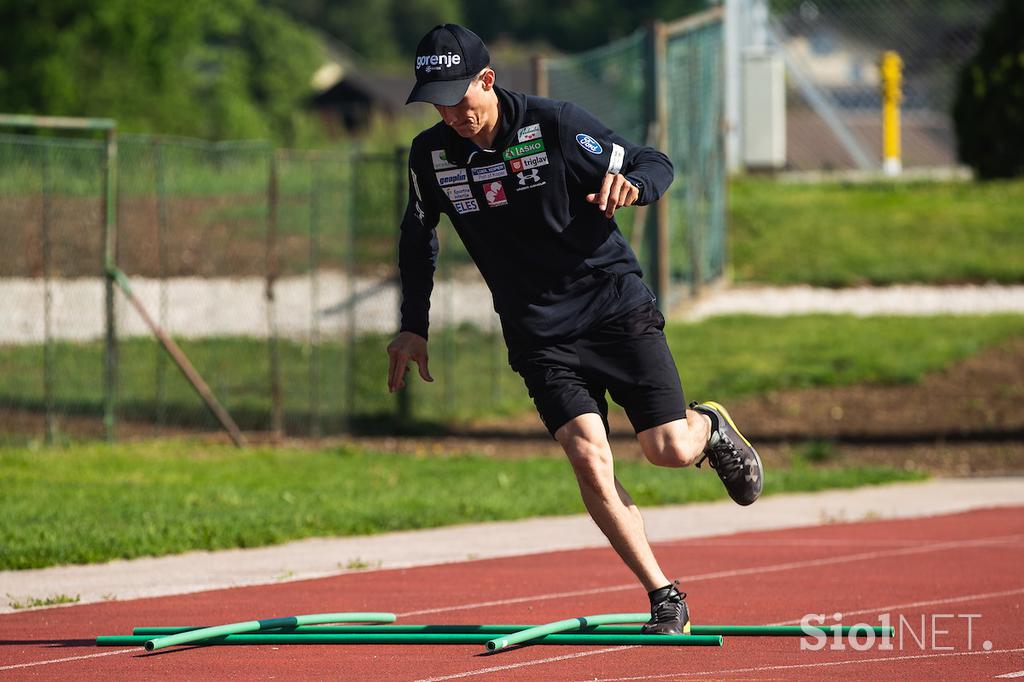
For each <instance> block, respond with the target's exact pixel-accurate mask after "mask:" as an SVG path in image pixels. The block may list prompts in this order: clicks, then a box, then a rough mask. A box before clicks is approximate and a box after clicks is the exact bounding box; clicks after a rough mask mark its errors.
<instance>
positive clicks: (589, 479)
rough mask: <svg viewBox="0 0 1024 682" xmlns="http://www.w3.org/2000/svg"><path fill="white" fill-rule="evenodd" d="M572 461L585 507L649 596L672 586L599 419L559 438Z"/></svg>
mask: <svg viewBox="0 0 1024 682" xmlns="http://www.w3.org/2000/svg"><path fill="white" fill-rule="evenodd" d="M555 439H556V440H557V441H558V442H559V443H560V444H561V446H562V449H563V450H565V454H566V455H567V456H568V457H569V462H570V463H571V464H572V468H573V471H574V472H575V473H576V481H577V482H578V483H579V486H580V494H581V495H582V497H583V504H585V505H586V507H587V511H588V512H590V517H591V518H592V519H594V523H596V524H597V526H598V528H600V529H601V531H602V532H603V533H604V534H605V536H606V537H607V538H608V541H609V542H610V543H611V546H612V548H613V549H615V551H616V552H617V553H618V555H619V556H620V557H621V558H622V561H623V562H625V564H626V566H628V567H629V568H630V570H632V571H633V573H634V574H635V575H636V577H637V578H638V579H639V580H640V582H641V583H642V584H643V586H644V589H645V590H647V591H648V592H650V591H652V590H656V589H658V588H661V587H664V586H665V585H667V584H669V582H670V581H669V579H668V578H666V577H665V574H664V573H663V572H662V570H661V567H660V566H659V565H658V561H657V560H656V559H655V558H654V552H653V551H651V546H650V543H648V541H647V534H646V533H645V532H644V521H643V518H642V517H641V516H640V510H639V509H637V507H636V505H635V504H634V503H633V499H632V498H631V497H630V496H629V493H628V492H626V490H625V489H624V488H623V487H622V485H621V484H620V483H619V481H618V479H616V478H615V471H614V467H613V463H612V450H611V446H610V445H609V443H608V435H607V434H606V433H605V430H604V423H603V422H602V421H601V417H600V416H599V415H597V414H593V413H591V414H582V415H580V416H578V417H576V418H575V419H572V420H570V421H569V422H567V423H566V424H565V425H563V426H562V427H561V428H560V429H558V431H556V432H555Z"/></svg>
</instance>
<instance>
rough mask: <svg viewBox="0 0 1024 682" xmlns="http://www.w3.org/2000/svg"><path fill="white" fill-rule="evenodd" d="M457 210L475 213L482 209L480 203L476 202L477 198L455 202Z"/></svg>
mask: <svg viewBox="0 0 1024 682" xmlns="http://www.w3.org/2000/svg"><path fill="white" fill-rule="evenodd" d="M454 205H455V210H456V211H458V212H459V213H474V212H476V211H479V210H480V204H478V203H476V199H466V200H465V201H456V202H454Z"/></svg>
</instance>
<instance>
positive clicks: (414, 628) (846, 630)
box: [132, 625, 896, 637]
mask: <svg viewBox="0 0 1024 682" xmlns="http://www.w3.org/2000/svg"><path fill="white" fill-rule="evenodd" d="M199 627H200V626H177V627H173V626H168V627H137V628H135V629H134V630H132V634H134V635H150V636H153V635H174V634H177V633H179V632H187V631H189V630H197V629H199ZM533 627H536V626H535V625H324V626H311V627H296V628H292V629H289V630H287V631H282V632H278V631H274V632H267V633H266V634H275V635H276V634H288V635H358V634H479V635H504V634H511V633H515V632H519V631H521V630H526V629H528V628H533ZM854 629H856V631H857V632H856V634H858V635H866V634H867V633H868V632H871V633H874V634H875V635H876V636H878V637H886V636H888V637H893V636H895V634H896V632H895V630H896V629H895V628H893V627H889V628H884V627H882V626H880V625H875V626H864V625H856V626H851V625H844V626H842V628H841V631H840V634H841V635H843V636H844V637H845V636H849V635H850V634H852V631H853V630H854ZM821 630H822V631H823V632H824V633H825V636H826V637H829V636H832V635H833V634H834V633H833V628H832V627H831V626H822V627H821ZM565 634H580V635H584V634H598V635H639V634H641V633H640V626H639V625H629V626H625V625H623V626H620V625H588V626H586V627H581V628H579V629H577V630H571V631H569V630H567V631H566V632H565ZM690 634H691V635H723V636H725V635H728V636H729V637H807V636H810V634H809V633H806V632H804V631H803V629H802V628H801V627H800V626H799V625H693V626H691V630H690Z"/></svg>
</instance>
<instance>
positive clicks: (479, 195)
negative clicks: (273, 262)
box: [398, 88, 673, 357]
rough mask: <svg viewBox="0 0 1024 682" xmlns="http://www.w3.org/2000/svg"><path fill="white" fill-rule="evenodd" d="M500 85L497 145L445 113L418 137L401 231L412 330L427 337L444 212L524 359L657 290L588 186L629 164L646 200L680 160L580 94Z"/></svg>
mask: <svg viewBox="0 0 1024 682" xmlns="http://www.w3.org/2000/svg"><path fill="white" fill-rule="evenodd" d="M495 92H496V93H497V96H498V106H499V112H500V118H501V121H500V123H499V125H498V133H497V136H496V137H495V139H494V145H493V146H494V149H493V150H482V149H480V148H479V147H477V146H476V145H475V144H473V143H472V142H471V141H470V140H467V139H465V138H462V137H460V136H459V135H458V134H457V133H456V132H455V131H453V130H452V129H451V128H449V127H448V126H447V125H445V124H444V123H443V122H440V123H438V124H437V125H435V126H433V127H432V128H429V129H428V130H425V131H423V132H422V133H420V134H419V135H417V136H416V138H415V139H414V140H413V142H412V148H411V150H410V152H409V204H408V207H407V208H406V211H405V216H404V218H403V220H402V229H401V237H400V240H399V259H398V262H399V269H400V270H401V276H402V296H403V299H402V330H403V331H411V332H415V333H416V334H419V335H420V336H423V337H426V336H427V326H428V309H429V306H430V292H431V290H432V288H433V274H434V267H435V265H436V262H437V236H436V233H435V227H436V225H437V222H438V219H439V217H440V214H441V213H445V214H446V215H447V216H448V217H449V218H450V219H451V222H452V225H454V227H455V229H456V230H457V231H458V233H459V236H460V237H461V238H462V241H463V243H464V244H465V245H466V249H467V251H468V252H469V254H470V256H471V257H472V258H473V260H474V262H475V263H476V265H477V267H478V268H479V269H480V273H481V274H482V275H483V278H484V280H485V281H486V282H487V285H488V287H489V288H490V290H491V295H492V296H493V299H494V309H495V310H496V311H497V312H498V315H499V316H500V318H501V325H502V330H503V332H504V335H505V339H506V342H507V344H508V346H509V353H510V357H515V355H516V354H517V353H518V352H520V351H522V350H526V349H528V348H531V347H534V346H538V345H543V344H546V343H554V342H557V341H561V340H567V339H571V338H573V337H574V336H576V335H578V334H580V333H582V332H584V331H586V330H587V329H588V328H590V327H592V326H593V325H594V324H595V323H598V322H600V321H601V320H604V319H609V318H611V317H614V316H616V315H618V314H621V313H623V312H627V311H628V310H631V309H632V308H635V307H637V306H639V305H641V304H643V303H645V302H648V301H651V300H653V298H654V297H653V296H652V294H651V292H650V290H649V289H648V288H647V287H646V286H645V285H644V284H643V281H642V280H641V279H640V276H641V271H640V265H639V263H638V262H637V259H636V256H635V255H634V254H633V251H632V250H631V249H630V248H629V244H628V243H627V242H626V240H625V239H624V238H623V236H622V233H621V232H619V230H618V228H617V226H616V224H615V221H614V220H612V219H608V218H606V217H605V216H604V213H603V212H602V211H600V210H599V209H598V207H597V206H596V205H594V204H590V203H588V202H587V201H586V195H587V194H590V193H593V192H597V191H598V190H599V189H600V187H601V183H602V181H603V180H604V176H605V175H606V174H607V173H609V172H621V173H622V174H624V175H626V176H627V177H628V178H629V179H630V180H631V181H633V182H634V184H639V185H640V186H641V191H640V200H639V203H640V204H647V203H650V202H653V201H655V200H656V199H658V197H660V196H661V195H662V194H663V193H664V192H665V190H666V189H667V188H668V186H669V184H670V183H671V182H672V177H673V169H672V164H671V162H670V161H669V160H668V157H666V156H665V155H664V154H662V153H661V152H658V151H656V150H654V149H651V148H649V147H642V146H638V145H633V144H631V143H630V142H627V141H626V140H624V139H623V138H621V137H619V136H618V135H616V134H615V133H614V132H612V131H611V130H609V129H608V128H607V127H606V126H605V125H603V124H602V123H601V122H600V121H598V120H597V119H596V118H594V117H593V116H592V115H590V114H589V113H587V112H586V111H584V110H583V109H581V108H580V107H578V106H576V105H574V104H571V103H569V102H559V101H556V100H550V99H544V98H540V97H529V96H526V95H523V94H520V93H516V92H511V91H508V90H504V89H502V88H495Z"/></svg>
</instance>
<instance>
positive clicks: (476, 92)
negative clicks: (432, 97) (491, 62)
mask: <svg viewBox="0 0 1024 682" xmlns="http://www.w3.org/2000/svg"><path fill="white" fill-rule="evenodd" d="M493 84H494V72H493V71H491V70H490V69H488V70H486V71H484V72H483V73H482V74H481V75H479V76H477V77H476V78H475V79H473V82H472V83H470V84H469V90H467V91H466V96H465V97H463V98H462V99H461V100H460V101H459V103H458V104H453V105H452V106H450V107H446V106H444V105H441V104H435V105H434V108H435V109H437V113H438V114H440V115H441V120H442V121H444V122H445V125H447V126H448V127H450V128H451V129H452V130H454V131H455V132H457V133H458V134H459V135H460V136H462V137H473V136H474V135H476V134H477V133H479V132H480V130H481V128H483V126H484V121H485V119H486V111H487V109H488V107H489V106H491V105H492V101H491V98H490V94H491V87H492V86H493Z"/></svg>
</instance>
